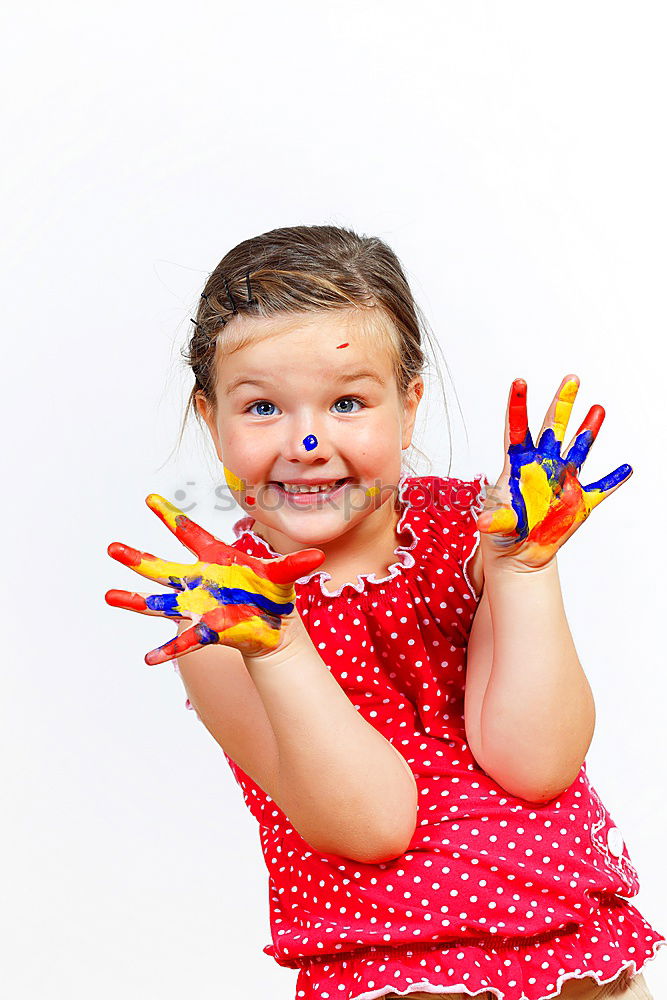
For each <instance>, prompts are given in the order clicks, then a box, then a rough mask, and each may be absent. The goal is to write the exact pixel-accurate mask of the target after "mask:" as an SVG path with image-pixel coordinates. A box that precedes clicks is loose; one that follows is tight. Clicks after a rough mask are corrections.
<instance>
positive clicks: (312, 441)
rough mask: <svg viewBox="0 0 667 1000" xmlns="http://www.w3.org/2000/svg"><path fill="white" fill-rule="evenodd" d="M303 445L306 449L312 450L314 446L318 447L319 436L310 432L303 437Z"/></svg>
mask: <svg viewBox="0 0 667 1000" xmlns="http://www.w3.org/2000/svg"><path fill="white" fill-rule="evenodd" d="M303 446H304V448H305V449H306V451H312V450H313V448H317V438H316V437H315V435H314V434H309V435H308V437H305V438H304V439H303Z"/></svg>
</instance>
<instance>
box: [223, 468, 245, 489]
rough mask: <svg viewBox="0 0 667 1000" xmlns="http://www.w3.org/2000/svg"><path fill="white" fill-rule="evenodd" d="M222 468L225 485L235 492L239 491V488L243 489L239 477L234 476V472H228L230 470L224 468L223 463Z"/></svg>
mask: <svg viewBox="0 0 667 1000" xmlns="http://www.w3.org/2000/svg"><path fill="white" fill-rule="evenodd" d="M223 469H224V471H225V480H226V481H227V485H228V486H229V488H230V490H233V491H234V492H235V493H240V492H241V490H242V489H243V483H242V482H241V480H240V479H239V477H238V476H235V475H234V473H233V472H230V470H229V469H227V468H225V466H224V465H223Z"/></svg>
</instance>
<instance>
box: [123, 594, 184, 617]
mask: <svg viewBox="0 0 667 1000" xmlns="http://www.w3.org/2000/svg"><path fill="white" fill-rule="evenodd" d="M104 600H105V601H106V602H107V604H109V605H110V606H111V607H112V608H123V609H124V610H125V611H138V612H139V613H140V614H142V615H159V616H164V615H166V616H168V617H169V618H174V619H176V620H179V621H188V619H187V618H186V616H185V615H182V614H181V612H180V610H179V608H178V606H177V603H176V602H177V601H178V594H138V593H136V592H134V591H130V590H107V592H106V594H105V595H104Z"/></svg>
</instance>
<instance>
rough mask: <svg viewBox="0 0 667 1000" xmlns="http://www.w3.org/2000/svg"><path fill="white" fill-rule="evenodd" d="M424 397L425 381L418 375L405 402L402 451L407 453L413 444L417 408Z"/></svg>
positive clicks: (411, 384)
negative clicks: (407, 449) (406, 450)
mask: <svg viewBox="0 0 667 1000" xmlns="http://www.w3.org/2000/svg"><path fill="white" fill-rule="evenodd" d="M423 395H424V379H423V378H422V377H421V375H416V376H415V378H413V380H412V381H411V382H410V384H409V386H408V388H407V392H406V394H405V397H404V402H403V428H402V440H401V449H402V450H403V451H405V449H406V448H409V447H410V445H411V443H412V432H413V430H414V426H415V419H416V417H417V407H418V406H419V403H420V402H421V398H422V396H423Z"/></svg>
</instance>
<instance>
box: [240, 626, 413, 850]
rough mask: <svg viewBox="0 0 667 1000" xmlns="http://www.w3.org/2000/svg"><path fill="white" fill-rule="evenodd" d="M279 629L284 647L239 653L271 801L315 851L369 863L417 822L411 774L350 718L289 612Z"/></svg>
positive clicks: (371, 731) (408, 835) (407, 837)
mask: <svg viewBox="0 0 667 1000" xmlns="http://www.w3.org/2000/svg"><path fill="white" fill-rule="evenodd" d="M288 627H289V628H290V629H291V630H292V632H293V634H292V637H291V641H290V642H289V643H287V644H286V645H285V646H283V647H281V648H280V649H277V650H274V651H272V652H270V653H267V654H264V655H261V656H248V655H246V654H244V657H243V658H244V661H245V664H246V667H247V669H248V672H249V673H250V676H251V677H252V679H253V681H254V683H255V686H256V688H257V691H258V692H259V695H260V697H261V699H262V701H263V703H264V707H265V709H266V713H267V715H268V717H269V719H270V721H271V724H272V727H273V730H274V733H275V736H276V740H277V744H278V767H277V774H276V785H275V789H274V790H273V791H272V792H271V795H272V798H273V799H274V800H275V801H276V802H277V803H278V805H279V806H280V808H281V809H282V810H283V812H284V813H285V814H286V815H287V816H288V817H289V819H290V821H291V822H292V823H293V824H294V827H295V829H296V830H297V831H298V833H299V834H300V835H301V836H302V837H303V838H304V840H306V841H307V842H308V843H309V844H310V845H311V846H312V847H314V848H315V849H316V850H321V851H323V852H326V853H333V854H342V855H344V856H345V857H349V858H352V859H354V860H357V861H364V862H367V863H374V864H379V863H380V862H381V861H387V860H389V859H391V858H395V857H398V856H399V855H400V854H403V853H404V851H405V850H406V849H407V847H408V844H409V843H410V841H411V839H412V836H413V834H414V831H415V828H416V825H417V798H418V793H417V785H416V782H415V778H414V775H413V773H412V771H411V770H410V768H409V766H408V764H407V762H406V761H405V759H404V758H403V757H402V755H401V754H400V753H399V752H398V750H397V749H396V748H395V747H394V746H393V745H392V744H391V743H389V741H388V740H386V739H385V738H384V736H382V734H381V733H379V732H378V731H377V730H376V729H375V728H374V727H373V726H372V725H370V723H368V722H367V721H366V720H365V719H364V718H363V716H361V715H360V714H359V712H358V711H357V709H356V708H355V707H354V705H353V704H352V702H351V701H350V700H349V698H348V697H347V695H346V694H345V692H344V691H343V689H342V688H341V687H340V685H339V684H338V682H337V681H336V679H335V677H334V676H333V675H332V674H331V673H330V672H329V670H328V668H327V667H326V665H325V664H324V662H323V661H322V658H321V657H320V655H319V653H318V652H317V650H316V649H315V646H314V645H313V643H312V641H311V639H310V636H309V635H308V633H307V631H306V629H305V627H304V625H303V623H302V621H301V619H300V617H299V615H298V613H296V612H294V613H293V614H292V615H291V616H290V621H289V626H288ZM248 735H249V738H251V734H248Z"/></svg>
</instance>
